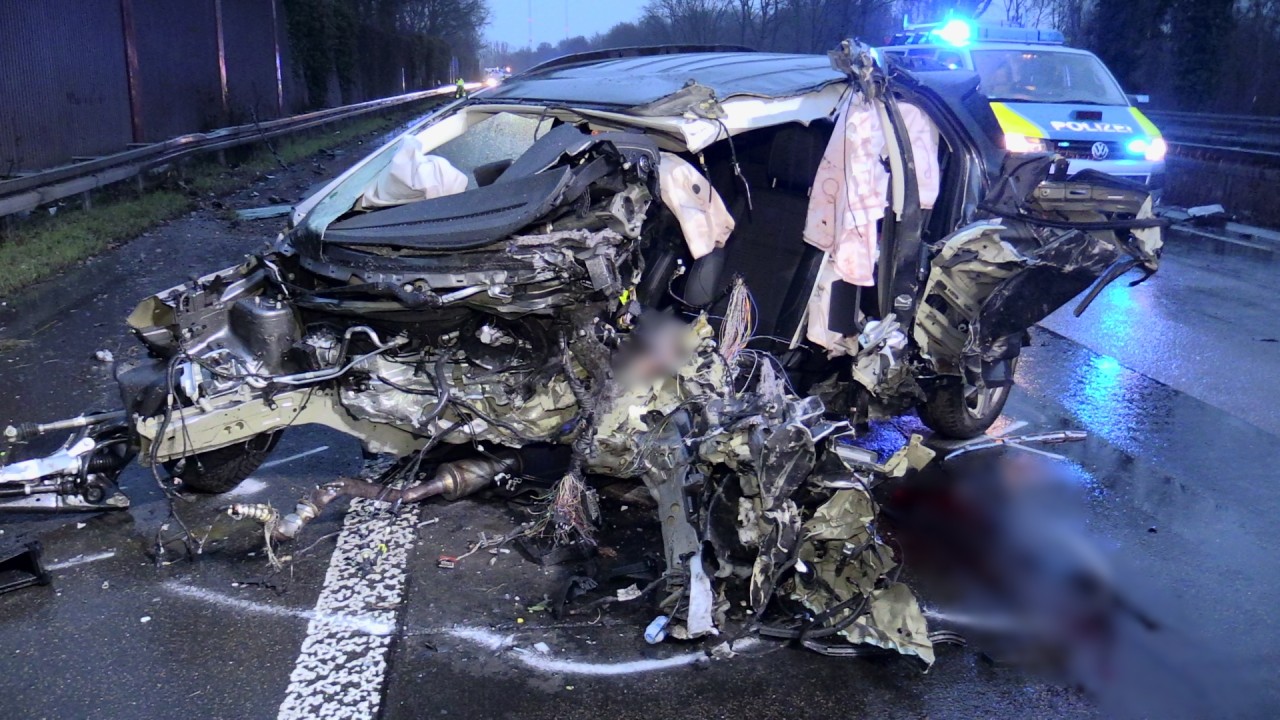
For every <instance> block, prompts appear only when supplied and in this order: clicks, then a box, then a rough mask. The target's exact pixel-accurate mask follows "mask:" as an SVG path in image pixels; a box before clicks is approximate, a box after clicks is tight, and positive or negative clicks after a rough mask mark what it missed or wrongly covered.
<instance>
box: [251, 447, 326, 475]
mask: <svg viewBox="0 0 1280 720" xmlns="http://www.w3.org/2000/svg"><path fill="white" fill-rule="evenodd" d="M328 449H329V446H328V445H321V446H320V447H318V448H312V449H311V450H308V451H306V452H300V453H298V454H296V455H290V456H289V457H282V458H280V459H279V460H272V461H271V462H265V463H262V469H263V470H265V469H267V468H273V467H277V466H279V465H284V464H285V463H291V462H293V461H294V460H301V459H302V458H304V457H309V456H311V455H315V454H316V453H322V452H324V451H325V450H328Z"/></svg>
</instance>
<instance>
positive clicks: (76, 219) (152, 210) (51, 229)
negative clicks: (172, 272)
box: [0, 108, 423, 297]
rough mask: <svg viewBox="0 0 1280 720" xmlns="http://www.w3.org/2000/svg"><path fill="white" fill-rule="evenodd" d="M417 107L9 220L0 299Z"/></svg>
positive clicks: (0, 253)
mask: <svg viewBox="0 0 1280 720" xmlns="http://www.w3.org/2000/svg"><path fill="white" fill-rule="evenodd" d="M422 112H423V110H422V109H421V108H419V109H417V110H414V111H401V112H396V113H391V114H388V115H378V116H374V117H364V118H359V119H356V120H351V121H348V122H346V123H335V124H333V125H327V126H324V127H323V128H321V129H319V130H313V131H310V132H306V133H303V134H301V135H296V136H287V137H285V138H283V139H276V140H275V141H273V146H274V148H275V152H274V153H272V152H271V149H270V148H269V147H267V146H266V145H260V146H256V147H255V148H254V149H253V150H251V151H250V152H249V154H248V155H247V157H245V159H244V160H243V161H242V162H240V163H238V164H237V165H235V166H234V167H223V166H221V165H218V164H217V163H215V162H213V161H211V160H203V159H200V160H195V161H193V162H190V163H187V164H185V165H183V166H181V167H180V168H179V169H178V170H177V171H176V172H174V173H171V174H170V176H169V177H166V178H165V179H164V180H163V181H161V182H160V183H158V184H157V185H156V186H154V187H152V188H149V189H148V190H146V191H144V192H142V193H138V192H136V191H134V190H132V189H126V184H123V183H122V184H120V185H117V186H114V187H111V188H105V189H103V190H100V191H95V193H94V196H93V206H92V207H91V208H87V209H86V208H83V207H80V206H79V205H77V204H74V203H75V202H76V201H74V200H73V199H68V200H67V201H66V203H65V204H63V205H61V206H57V212H56V214H53V215H50V214H49V212H48V210H47V208H39V209H37V210H35V211H33V212H32V214H31V215H30V216H28V217H26V218H23V219H18V220H11V221H10V222H9V223H8V224H7V225H6V226H5V227H3V228H0V269H3V271H2V272H0V297H9V296H10V295H12V294H13V293H14V292H16V291H18V290H21V289H22V288H24V287H27V286H29V285H32V284H34V283H37V282H39V281H41V280H44V279H46V278H49V277H51V276H53V275H55V274H56V273H58V272H59V271H61V270H64V269H66V268H68V267H71V266H73V265H75V264H76V263H79V262H82V261H84V260H86V259H88V258H90V257H93V256H94V255H97V254H99V253H101V252H103V251H106V250H109V249H111V248H113V247H115V246H117V245H119V244H120V243H123V242H126V241H128V240H130V239H132V238H134V237H137V236H138V235H139V234H140V233H143V232H145V231H147V230H149V229H151V228H153V227H155V226H157V225H159V224H161V223H164V222H167V221H169V220H172V219H174V218H177V217H180V216H182V215H183V214H185V213H188V212H190V211H191V210H192V209H194V208H195V207H196V205H197V203H198V201H199V199H200V198H207V197H209V196H211V195H213V196H216V195H221V194H225V193H228V192H232V191H234V190H237V189H239V188H241V187H243V186H244V185H245V184H247V183H249V182H252V181H253V180H255V179H257V178H258V177H260V176H262V175H264V174H266V173H270V172H272V171H273V170H278V169H279V167H280V165H279V163H280V162H281V161H283V162H284V163H286V164H292V163H296V162H299V161H301V160H305V159H307V158H309V157H311V156H313V155H315V154H317V153H320V152H324V151H326V150H331V149H333V148H335V147H337V146H339V145H342V144H344V143H347V142H350V141H351V140H353V139H355V138H358V137H361V136H362V135H367V134H373V133H384V132H387V131H389V130H391V129H393V128H395V127H397V126H398V125H401V124H404V123H405V122H407V121H408V120H409V119H411V118H412V117H414V116H416V115H420V114H421V113H422ZM277 157H278V158H279V159H278V160H277Z"/></svg>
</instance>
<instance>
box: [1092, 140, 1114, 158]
mask: <svg viewBox="0 0 1280 720" xmlns="http://www.w3.org/2000/svg"><path fill="white" fill-rule="evenodd" d="M1090 152H1091V153H1092V154H1093V159H1094V160H1106V159H1107V155H1109V154H1111V148H1109V147H1107V144H1106V143H1104V142H1096V143H1094V144H1093V147H1092V148H1090Z"/></svg>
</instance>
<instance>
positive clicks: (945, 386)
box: [919, 380, 1012, 440]
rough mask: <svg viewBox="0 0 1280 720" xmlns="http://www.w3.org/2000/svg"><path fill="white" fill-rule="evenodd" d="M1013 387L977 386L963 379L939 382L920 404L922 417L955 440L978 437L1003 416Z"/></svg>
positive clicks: (926, 423) (934, 427)
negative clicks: (1002, 413) (1001, 414)
mask: <svg viewBox="0 0 1280 720" xmlns="http://www.w3.org/2000/svg"><path fill="white" fill-rule="evenodd" d="M1011 387H1012V386H1011V385H1006V386H1004V387H994V388H988V387H978V386H976V385H970V384H969V383H967V382H964V381H960V380H957V381H956V382H946V383H939V384H938V385H935V386H934V387H933V388H932V389H931V390H930V391H929V392H928V397H927V399H926V400H925V402H924V404H922V405H921V406H920V407H919V412H920V419H921V420H923V421H924V424H925V425H928V426H929V428H930V429H931V430H933V431H934V432H936V433H938V434H939V435H942V436H944V437H949V438H953V439H956V440H968V439H969V438H974V437H977V436H979V435H981V434H982V433H984V432H986V431H987V428H989V427H991V424H992V423H994V422H995V421H996V418H998V417H1000V413H1001V412H1003V411H1004V404H1005V401H1007V400H1008V399H1009V389H1010V388H1011Z"/></svg>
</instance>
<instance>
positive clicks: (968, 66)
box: [879, 19, 1168, 186]
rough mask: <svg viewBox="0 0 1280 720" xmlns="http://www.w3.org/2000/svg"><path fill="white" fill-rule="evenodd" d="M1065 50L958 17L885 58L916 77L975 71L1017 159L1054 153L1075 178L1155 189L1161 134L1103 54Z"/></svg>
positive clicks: (896, 42) (908, 33)
mask: <svg viewBox="0 0 1280 720" xmlns="http://www.w3.org/2000/svg"><path fill="white" fill-rule="evenodd" d="M1063 43H1064V38H1063V36H1062V33H1061V32H1058V31H1057V30H1046V29H1040V28H1005V27H984V26H980V25H974V24H972V23H969V22H967V21H964V20H959V19H953V20H949V21H947V22H945V23H937V24H930V25H916V26H912V27H909V28H907V29H906V30H905V31H904V32H902V33H899V34H897V35H895V36H894V37H893V39H892V40H891V44H890V45H889V46H886V47H882V48H879V52H880V53H881V54H882V55H883V56H885V57H886V59H890V60H893V61H897V62H899V63H901V64H903V65H905V66H906V67H908V68H911V69H918V70H938V69H944V68H946V69H951V70H968V71H971V72H974V73H976V74H977V75H978V77H979V79H980V84H979V89H980V90H981V91H982V92H983V94H985V95H986V96H987V98H988V100H989V101H990V103H991V110H992V112H993V113H994V114H995V116H996V120H998V121H999V123H1000V128H1001V130H1002V131H1003V132H1004V146H1005V149H1007V150H1009V151H1010V152H1015V153H1029V152H1054V153H1057V154H1059V155H1062V156H1063V157H1065V158H1067V159H1068V160H1069V161H1070V171H1071V172H1078V171H1080V170H1085V169H1095V170H1100V171H1103V172H1107V173H1111V174H1112V175H1118V176H1120V177H1124V178H1127V179H1130V180H1135V181H1137V182H1141V183H1146V184H1150V185H1152V186H1158V185H1159V184H1160V181H1161V179H1162V176H1163V173H1164V157H1165V153H1166V151H1167V150H1168V145H1167V144H1166V143H1165V140H1164V138H1162V137H1161V135H1160V130H1159V128H1157V127H1156V126H1155V124H1153V123H1152V122H1151V121H1150V120H1148V119H1147V117H1146V116H1145V115H1143V114H1142V112H1141V111H1140V110H1138V108H1136V107H1134V106H1133V105H1132V103H1131V102H1130V99H1129V97H1128V96H1126V95H1125V93H1124V91H1123V90H1122V89H1121V88H1120V83H1118V82H1116V79H1115V77H1114V76H1113V75H1112V74H1111V71H1109V70H1108V69H1107V67H1106V65H1104V64H1103V63H1102V61H1101V60H1099V59H1098V57H1097V56H1096V55H1094V54H1093V53H1091V52H1089V51H1087V50H1080V49H1077V48H1069V47H1066V46H1065V45H1064V44H1063Z"/></svg>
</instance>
